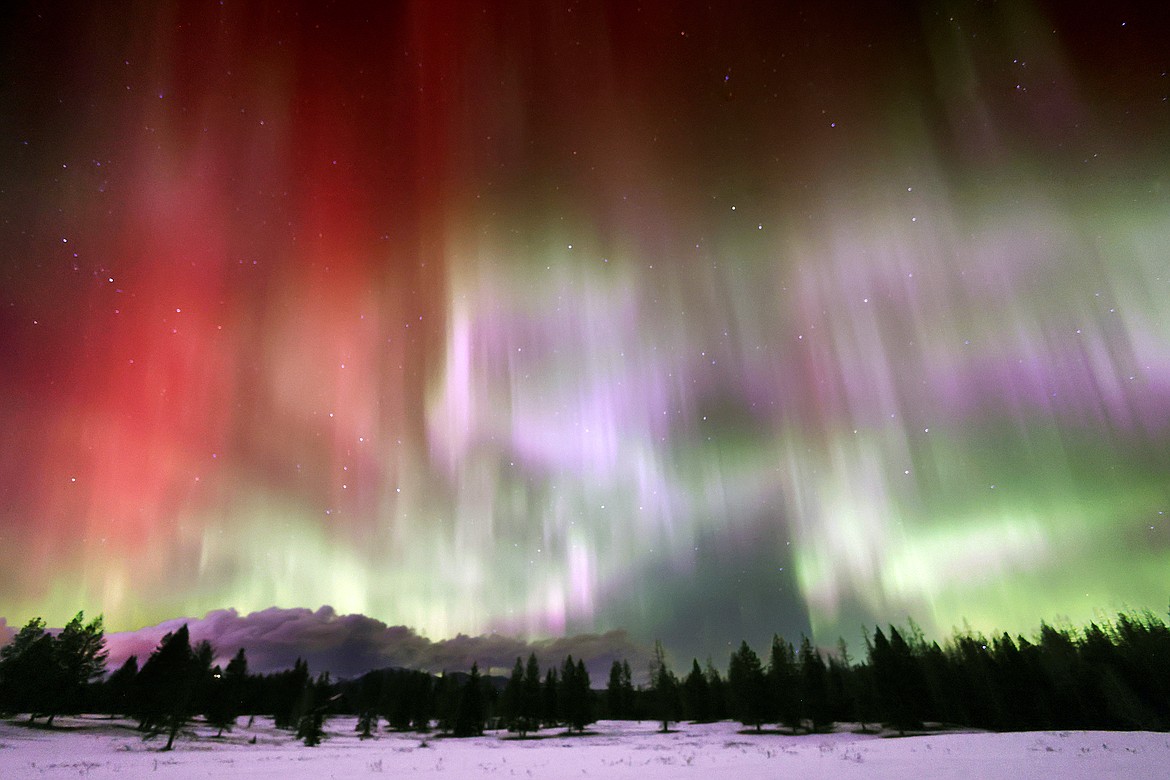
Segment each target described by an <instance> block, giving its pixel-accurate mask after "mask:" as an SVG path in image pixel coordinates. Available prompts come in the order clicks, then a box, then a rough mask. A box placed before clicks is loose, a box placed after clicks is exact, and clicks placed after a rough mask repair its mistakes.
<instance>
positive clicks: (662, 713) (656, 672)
mask: <svg viewBox="0 0 1170 780" xmlns="http://www.w3.org/2000/svg"><path fill="white" fill-rule="evenodd" d="M697 665H698V664H697V662H696V666H697ZM650 696H651V701H652V702H653V707H654V719H655V720H657V721H659V722H660V723H661V724H662V731H663V732H664V733H665V732H667V731H669V730H670V723H671V721H675V720H678V680H677V679H676V678H675V676H674V672H672V671H670V667H669V666H667V665H666V651H665V650H664V649H663V647H662V642H661V641H656V642H655V643H654V660H653V661H652V662H651V665H650Z"/></svg>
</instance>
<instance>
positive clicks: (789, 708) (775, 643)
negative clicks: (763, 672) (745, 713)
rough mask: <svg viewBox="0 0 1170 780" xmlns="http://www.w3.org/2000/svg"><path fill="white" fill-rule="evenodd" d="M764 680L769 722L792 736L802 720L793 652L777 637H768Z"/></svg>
mask: <svg viewBox="0 0 1170 780" xmlns="http://www.w3.org/2000/svg"><path fill="white" fill-rule="evenodd" d="M767 680H768V692H769V698H770V699H771V702H770V707H768V710H770V711H769V713H768V714H769V716H770V718H771V719H774V720H775V721H777V722H778V723H783V724H784V725H785V726H787V727H788V728H789V729H790V730H791V731H792V732H793V733H794V734H795V733H796V731H797V730H798V729H799V728H800V726H801V721H802V720H803V713H802V712H801V701H800V677H799V675H798V672H797V668H796V651H795V650H794V649H793V647H792V644H791V643H790V642H788V640H786V639H784V638H782V637H781V636H780V635H778V634H777V635H775V636H773V637H772V653H771V656H770V661H769V663H768V673H767Z"/></svg>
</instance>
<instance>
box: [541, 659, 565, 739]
mask: <svg viewBox="0 0 1170 780" xmlns="http://www.w3.org/2000/svg"><path fill="white" fill-rule="evenodd" d="M560 687H561V685H560V681H559V680H558V679H557V670H556V669H551V668H550V669H549V670H548V672H547V673H546V674H545V676H544V686H543V687H542V688H541V698H542V699H543V700H544V702H543V708H542V709H543V713H544V715H543V717H544V725H546V726H556V725H557V724H558V723H561V722H562V716H561V702H560V696H559V695H558V693H559V690H560Z"/></svg>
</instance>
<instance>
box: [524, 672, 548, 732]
mask: <svg viewBox="0 0 1170 780" xmlns="http://www.w3.org/2000/svg"><path fill="white" fill-rule="evenodd" d="M542 704H543V702H542V700H541V696H540V664H539V663H537V661H536V653H529V654H528V663H527V664H525V666H524V684H523V686H522V688H521V696H520V714H521V716H522V717H523V718H524V719H525V721H526V722H527V726H528V730H529V731H539V730H540V720H541V710H542V709H543V706H542Z"/></svg>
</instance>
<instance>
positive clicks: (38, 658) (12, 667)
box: [0, 617, 54, 723]
mask: <svg viewBox="0 0 1170 780" xmlns="http://www.w3.org/2000/svg"><path fill="white" fill-rule="evenodd" d="M53 664H54V659H53V637H52V636H51V635H50V634H48V633H47V632H46V631H45V621H44V620H42V619H41V618H39V617H38V618H33V619H32V620H30V621H29V622H28V623H26V624H25V625H24V627H23V628H21V629H20V631H18V632H17V634H16V636H15V637H13V639H12V641H11V642H9V643H8V644H6V645H4V647H0V711H7V712H14V713H15V712H27V713H28V714H29V717H28V719H29V722H30V723H31V722H32V721H33V719H34V718H35V717H36V716H37V715H39V714H41V713H42V712H43V711H44V710H46V709H47V707H46V704H47V701H46V698H47V697H46V694H47V691H46V687H45V681H46V680H49V679H51V677H52V675H53Z"/></svg>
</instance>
